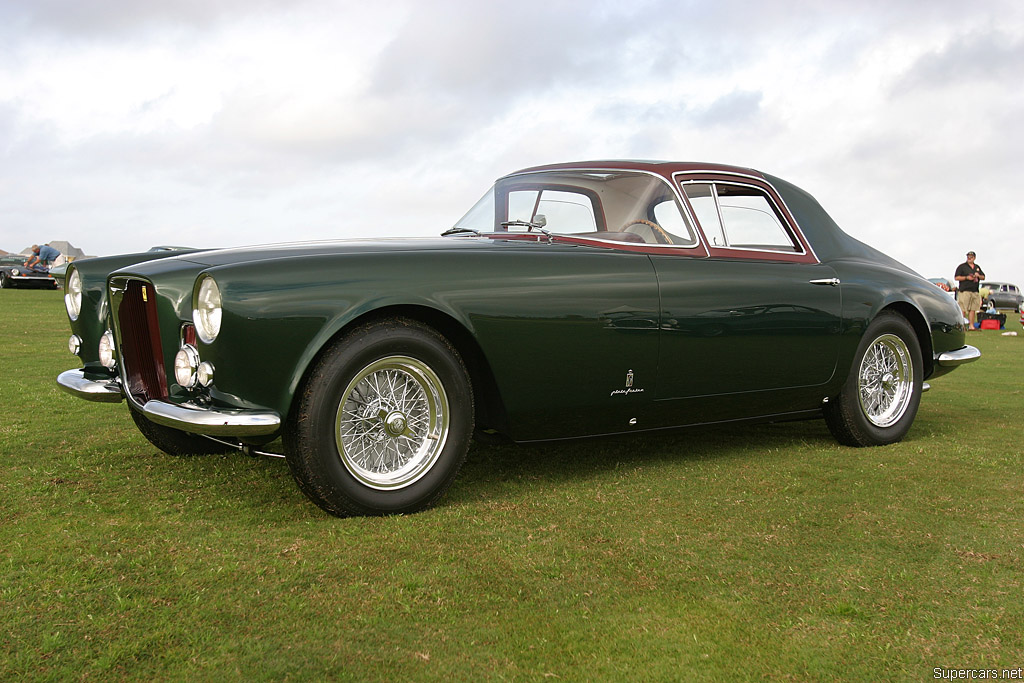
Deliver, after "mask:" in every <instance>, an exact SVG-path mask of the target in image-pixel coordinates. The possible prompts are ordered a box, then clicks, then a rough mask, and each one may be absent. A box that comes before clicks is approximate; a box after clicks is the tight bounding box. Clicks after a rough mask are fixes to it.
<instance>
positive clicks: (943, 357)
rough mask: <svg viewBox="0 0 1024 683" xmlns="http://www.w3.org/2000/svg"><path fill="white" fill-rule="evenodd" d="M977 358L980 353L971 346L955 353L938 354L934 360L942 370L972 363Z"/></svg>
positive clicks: (979, 356)
mask: <svg viewBox="0 0 1024 683" xmlns="http://www.w3.org/2000/svg"><path fill="white" fill-rule="evenodd" d="M979 358H981V351H979V350H978V349H976V348H974V347H973V346H965V347H963V348H961V349H957V350H955V351H946V352H945V353H940V354H939V356H938V358H936V359H935V360H936V361H938V364H939V365H941V366H942V367H944V368H955V367H956V366H958V365H963V364H964V363H972V362H974V361H976V360H978V359H979Z"/></svg>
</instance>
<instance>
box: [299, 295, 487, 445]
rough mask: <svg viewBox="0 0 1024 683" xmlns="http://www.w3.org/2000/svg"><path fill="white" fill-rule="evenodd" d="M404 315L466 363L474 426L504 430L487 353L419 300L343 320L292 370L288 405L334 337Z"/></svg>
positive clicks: (453, 322) (447, 318)
mask: <svg viewBox="0 0 1024 683" xmlns="http://www.w3.org/2000/svg"><path fill="white" fill-rule="evenodd" d="M395 318H404V319H407V320H415V321H417V322H420V323H422V324H424V325H426V326H428V327H430V328H432V329H434V330H435V331H436V332H437V333H438V334H440V335H441V336H443V337H444V338H445V339H447V340H448V341H449V342H450V343H451V345H452V346H454V347H455V350H456V351H458V353H459V355H460V356H461V357H462V360H463V362H464V363H465V364H466V371H467V372H468V373H469V378H470V382H471V383H472V387H473V402H474V405H475V406H476V424H477V428H478V429H495V430H498V431H505V429H506V425H507V413H506V410H505V406H504V402H503V401H502V400H501V396H500V394H499V392H498V388H497V382H496V381H495V379H494V373H493V372H492V371H491V367H490V364H489V363H488V361H487V357H486V355H485V354H484V352H483V349H482V348H481V347H480V344H479V342H478V341H477V339H476V337H475V336H474V335H473V334H472V332H471V331H470V330H469V329H468V328H467V327H466V326H465V325H464V324H463V323H462V322H461V321H459V320H457V319H456V318H454V317H453V316H452V315H450V314H448V313H446V312H444V311H440V310H438V309H436V308H431V307H430V306H424V305H419V304H392V305H387V306H381V307H379V308H374V309H371V310H367V311H364V312H362V313H360V314H359V315H356V316H354V317H353V318H351V319H350V320H348V321H346V322H345V324H344V325H342V326H341V327H339V328H338V329H337V330H335V331H334V333H333V334H331V335H330V336H329V337H327V338H326V339H325V340H324V341H322V342H321V343H320V344H319V347H318V348H317V349H316V352H315V353H314V354H312V355H311V356H310V357H309V360H308V362H307V363H306V364H305V366H304V367H303V368H302V371H301V373H296V378H295V383H294V387H295V389H294V391H293V392H292V402H291V409H294V407H295V402H296V401H297V400H298V398H299V395H300V388H301V387H302V386H303V385H304V384H305V382H306V381H307V379H308V377H309V373H310V372H312V369H313V368H314V367H316V364H317V362H318V361H319V360H320V358H321V357H322V356H323V355H324V354H325V353H326V352H327V351H328V349H330V348H331V347H332V346H333V345H334V344H336V343H337V342H338V340H340V339H342V338H343V337H345V335H347V334H349V333H351V332H352V331H353V330H355V329H357V328H359V327H361V326H363V325H367V324H369V323H373V322H377V321H380V320H387V319H395Z"/></svg>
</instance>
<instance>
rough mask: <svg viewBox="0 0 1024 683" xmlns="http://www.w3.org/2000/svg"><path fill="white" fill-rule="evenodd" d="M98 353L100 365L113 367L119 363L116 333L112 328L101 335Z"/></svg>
mask: <svg viewBox="0 0 1024 683" xmlns="http://www.w3.org/2000/svg"><path fill="white" fill-rule="evenodd" d="M97 355H98V357H99V361H100V365H102V366H103V367H105V368H110V369H113V368H114V367H115V366H116V365H117V354H116V353H115V352H114V333H113V331H112V330H107V331H106V332H104V333H103V335H102V336H101V337H100V343H99V348H98V350H97Z"/></svg>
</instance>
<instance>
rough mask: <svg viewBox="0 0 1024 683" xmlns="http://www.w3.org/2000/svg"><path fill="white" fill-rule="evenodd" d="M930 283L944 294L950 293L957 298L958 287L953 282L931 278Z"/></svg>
mask: <svg viewBox="0 0 1024 683" xmlns="http://www.w3.org/2000/svg"><path fill="white" fill-rule="evenodd" d="M928 282H930V283H932V284H933V285H935V286H936V287H938V288H939V289H941V290H942V291H944V292H949V293H950V294H951V295H953V296H954V297H955V296H956V286H955V285H954V284H953V282H952V281H951V280H947V279H946V278H944V277H930V278H928Z"/></svg>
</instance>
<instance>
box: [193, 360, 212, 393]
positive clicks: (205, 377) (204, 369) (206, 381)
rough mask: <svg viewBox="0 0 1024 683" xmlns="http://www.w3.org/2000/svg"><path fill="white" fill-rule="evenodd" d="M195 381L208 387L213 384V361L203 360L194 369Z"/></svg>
mask: <svg viewBox="0 0 1024 683" xmlns="http://www.w3.org/2000/svg"><path fill="white" fill-rule="evenodd" d="M196 381H197V382H199V385H200V386H204V387H208V386H210V385H211V384H213V363H208V362H207V361H205V360H204V361H203V362H202V363H200V364H199V367H198V368H197V369H196Z"/></svg>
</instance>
